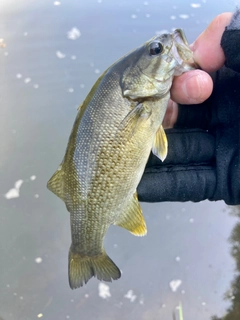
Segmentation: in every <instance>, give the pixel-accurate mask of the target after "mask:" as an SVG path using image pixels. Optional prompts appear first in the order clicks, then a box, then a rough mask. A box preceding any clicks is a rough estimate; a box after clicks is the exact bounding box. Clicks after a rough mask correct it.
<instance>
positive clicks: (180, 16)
mask: <svg viewBox="0 0 240 320" xmlns="http://www.w3.org/2000/svg"><path fill="white" fill-rule="evenodd" d="M179 18H181V19H184V20H185V19H188V18H189V15H188V14H180V15H179Z"/></svg>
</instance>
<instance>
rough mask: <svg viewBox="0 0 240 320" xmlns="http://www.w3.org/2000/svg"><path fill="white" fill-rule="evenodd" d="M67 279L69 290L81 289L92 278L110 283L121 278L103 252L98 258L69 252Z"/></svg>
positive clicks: (113, 264)
mask: <svg viewBox="0 0 240 320" xmlns="http://www.w3.org/2000/svg"><path fill="white" fill-rule="evenodd" d="M68 277H69V285H70V288H71V289H76V288H79V287H82V286H83V285H84V283H87V282H88V280H89V279H91V278H92V277H97V278H98V279H99V280H104V281H110V282H111V281H112V280H117V279H119V278H120V277H121V272H120V270H119V269H118V267H117V266H116V265H115V263H114V262H113V261H112V260H111V259H110V258H109V256H108V255H107V254H106V252H105V251H104V252H103V253H102V254H101V255H99V256H95V257H94V256H93V257H91V256H82V255H80V254H79V253H75V252H73V251H72V250H71V248H70V251H69V256H68Z"/></svg>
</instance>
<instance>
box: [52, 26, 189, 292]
mask: <svg viewBox="0 0 240 320" xmlns="http://www.w3.org/2000/svg"><path fill="white" fill-rule="evenodd" d="M194 68H195V63H194V60H193V54H192V51H191V50H190V48H189V45H188V42H187V39H186V37H185V34H184V32H183V30H181V29H176V30H175V31H174V32H173V33H162V34H160V35H157V36H154V37H153V38H151V39H150V40H148V41H147V42H145V43H144V44H143V45H141V46H140V47H138V48H136V49H134V50H132V51H131V52H130V53H128V54H126V55H125V56H123V57H122V58H120V59H119V60H118V61H117V62H115V63H114V64H113V65H111V66H110V67H109V68H108V69H107V70H106V71H105V72H104V73H103V74H102V75H101V76H100V78H99V79H98V80H97V81H96V83H95V84H94V86H93V87H92V89H91V90H90V92H89V94H88V95H87V97H86V98H85V100H84V102H83V103H82V105H81V106H80V107H79V109H78V112H77V116H76V119H75V122H74V125H73V128H72V131H71V134H70V137H69V141H68V145H67V149H66V153H65V156H64V158H63V161H62V162H61V164H60V166H59V167H58V169H57V171H56V172H55V173H54V174H53V176H52V177H51V179H50V180H49V181H48V184H47V187H48V189H49V190H50V191H52V192H53V193H54V194H55V195H56V196H58V197H59V198H60V199H62V200H63V201H64V202H65V205H66V208H67V210H68V211H69V212H70V224H71V238H72V243H71V246H70V250H69V258H68V275H69V285H70V288H71V289H76V288H79V287H81V286H83V285H84V284H86V283H87V282H88V281H89V279H91V278H92V277H97V279H99V280H103V281H112V280H117V279H119V278H120V276H121V272H120V270H119V268H118V267H117V265H116V264H115V263H114V262H113V261H112V260H111V258H110V257H109V256H108V255H107V253H106V251H105V249H104V237H105V235H106V233H107V231H108V229H109V227H110V225H117V226H120V227H122V228H125V229H127V230H128V231H130V232H131V233H132V234H134V235H136V236H144V235H145V234H146V233H147V227H146V223H145V220H144V217H143V213H142V209H141V206H140V204H139V201H138V196H137V191H136V190H137V186H138V184H139V182H140V180H141V177H142V175H143V172H144V169H145V165H146V163H147V160H148V158H149V155H150V153H151V151H152V152H153V154H154V155H156V156H157V157H158V158H160V159H161V160H162V161H163V160H164V159H165V158H166V155H167V150H168V145H167V137H166V134H165V132H164V129H163V127H162V121H163V118H164V115H165V111H166V108H167V104H168V101H169V98H170V88H171V85H172V81H173V77H175V76H179V75H181V74H182V73H184V72H187V71H189V70H192V69H194Z"/></svg>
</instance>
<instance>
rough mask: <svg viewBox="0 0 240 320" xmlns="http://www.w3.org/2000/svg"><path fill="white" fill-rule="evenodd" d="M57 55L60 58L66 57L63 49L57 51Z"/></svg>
mask: <svg viewBox="0 0 240 320" xmlns="http://www.w3.org/2000/svg"><path fill="white" fill-rule="evenodd" d="M56 56H57V57H58V58H59V59H64V58H65V57H66V54H65V53H62V52H61V51H56Z"/></svg>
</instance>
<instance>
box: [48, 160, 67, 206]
mask: <svg viewBox="0 0 240 320" xmlns="http://www.w3.org/2000/svg"><path fill="white" fill-rule="evenodd" d="M63 176H64V172H63V170H62V169H61V166H59V168H58V170H57V171H56V172H55V173H54V174H53V176H52V177H51V179H50V180H49V181H48V183H47V188H48V189H49V190H50V191H52V192H53V193H54V194H55V195H56V196H58V197H59V198H60V199H62V200H63V201H64V197H63V196H64V195H63V183H64V181H63Z"/></svg>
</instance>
